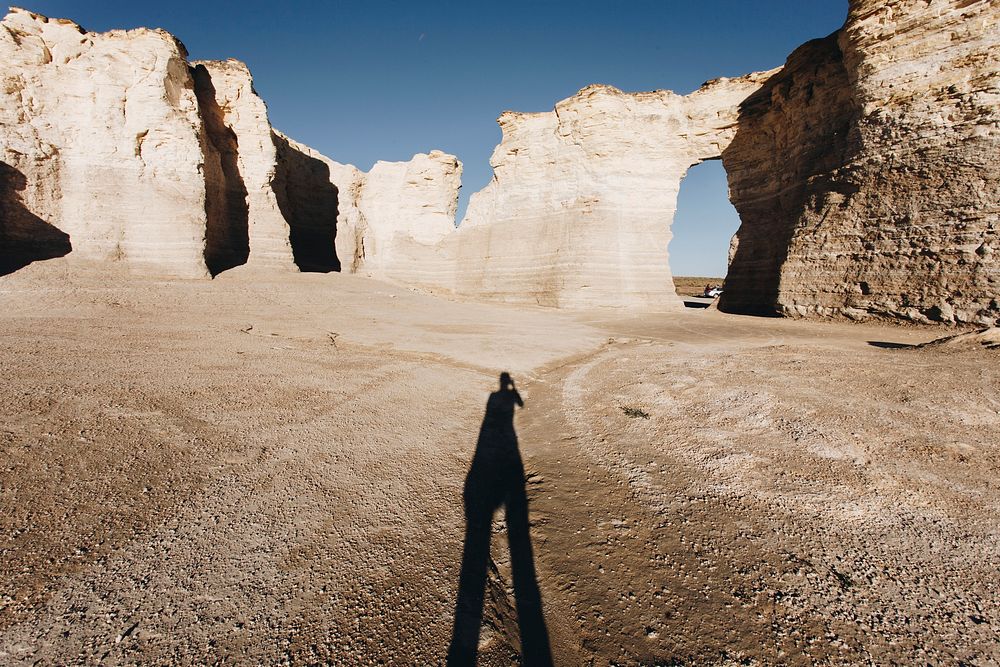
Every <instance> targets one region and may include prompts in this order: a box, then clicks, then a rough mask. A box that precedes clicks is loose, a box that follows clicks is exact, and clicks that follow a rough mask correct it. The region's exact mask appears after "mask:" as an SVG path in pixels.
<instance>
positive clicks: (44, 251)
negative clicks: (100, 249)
mask: <svg viewBox="0 0 1000 667" xmlns="http://www.w3.org/2000/svg"><path fill="white" fill-rule="evenodd" d="M27 186H28V179H27V177H25V175H24V174H23V173H21V172H20V171H19V170H18V169H16V168H14V167H13V166H11V165H9V164H7V163H6V162H0V276H3V275H7V274H8V273H13V272H14V271H17V270H18V269H22V268H24V267H25V266H27V265H28V264H31V263H32V262H36V261H39V260H43V259H54V258H56V257H63V256H64V255H67V254H69V253H70V251H71V250H72V249H73V246H72V245H71V244H70V240H69V235H68V234H66V233H65V232H63V231H62V230H60V229H59V228H57V227H55V226H54V225H51V224H49V223H47V222H45V221H44V220H42V219H41V218H39V217H38V216H37V215H35V214H34V213H32V212H31V211H29V210H28V209H27V208H26V207H25V206H24V203H23V202H22V201H21V195H20V193H21V192H23V191H24V190H25V189H26V188H27Z"/></svg>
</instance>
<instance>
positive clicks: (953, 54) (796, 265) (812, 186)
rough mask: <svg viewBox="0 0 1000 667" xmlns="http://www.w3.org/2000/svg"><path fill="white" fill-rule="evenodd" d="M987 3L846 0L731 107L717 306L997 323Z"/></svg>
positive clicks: (997, 115)
mask: <svg viewBox="0 0 1000 667" xmlns="http://www.w3.org/2000/svg"><path fill="white" fill-rule="evenodd" d="M998 152H1000V5H998V4H997V3H995V2H968V1H966V0H928V1H921V2H913V1H912V0H889V1H886V0H852V2H851V4H850V12H849V16H848V19H847V22H846V24H845V26H844V28H843V29H842V30H841V31H840V32H839V33H837V34H835V35H833V36H831V37H830V38H828V39H827V40H821V41H818V42H813V43H810V44H807V45H805V46H804V47H802V48H800V49H799V50H798V51H796V52H795V53H794V54H792V56H791V57H790V58H789V61H788V64H787V65H786V67H785V68H784V69H783V70H782V71H781V72H780V73H778V74H777V75H775V76H774V77H773V78H772V79H771V80H770V81H769V82H768V83H767V85H766V86H765V88H764V90H763V91H762V92H761V93H759V94H758V95H755V96H754V97H753V98H751V99H750V100H749V101H748V102H747V103H746V104H745V105H744V106H743V108H742V110H741V114H740V119H739V131H738V133H737V136H736V139H735V140H734V141H733V143H732V144H731V146H730V147H729V149H728V150H727V151H726V152H725V153H724V154H723V163H724V164H725V166H726V169H727V171H728V172H729V179H730V191H731V197H732V200H733V203H734V205H735V206H736V208H737V210H738V211H739V213H740V218H741V220H742V225H741V227H740V229H739V231H738V232H737V234H736V238H735V239H734V252H733V256H732V263H731V265H730V270H729V275H728V277H727V280H726V291H725V294H724V296H723V298H722V303H721V307H722V308H723V309H726V310H730V311H734V312H758V313H759V312H773V313H778V314H785V315H794V316H805V315H814V314H819V315H846V316H848V317H854V318H863V317H868V316H873V315H874V316H888V317H897V318H905V319H910V320H914V321H943V322H960V323H982V324H993V323H994V322H996V321H997V319H998V317H1000V260H998V256H997V252H998V250H1000V237H998V233H1000V189H998V187H997V184H998V183H1000V161H998V160H997V154H998Z"/></svg>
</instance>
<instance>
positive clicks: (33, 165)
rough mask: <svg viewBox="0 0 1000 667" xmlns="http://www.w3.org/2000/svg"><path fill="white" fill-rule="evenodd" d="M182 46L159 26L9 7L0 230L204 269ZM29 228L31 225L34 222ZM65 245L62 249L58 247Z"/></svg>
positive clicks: (196, 154) (0, 116)
mask: <svg viewBox="0 0 1000 667" xmlns="http://www.w3.org/2000/svg"><path fill="white" fill-rule="evenodd" d="M186 55H187V54H186V52H185V51H184V47H183V46H182V45H181V44H180V42H178V41H177V40H176V39H174V38H173V37H172V36H171V35H169V34H167V33H166V32H163V31H161V30H146V29H138V30H128V31H121V30H116V31H112V32H109V33H105V34H94V33H88V32H86V31H84V30H82V29H81V28H80V27H79V26H77V25H76V24H74V23H72V22H70V21H61V20H49V19H47V18H45V17H42V16H39V15H37V14H32V13H30V12H26V11H24V10H18V9H14V10H12V11H11V13H10V14H9V15H8V16H7V17H6V18H5V19H4V20H3V22H2V23H0V62H2V63H3V68H2V71H0V77H2V79H3V82H2V84H3V85H2V87H0V161H2V163H3V171H4V176H5V177H4V179H3V185H2V186H0V188H2V190H3V191H4V195H3V199H4V201H5V202H6V203H5V205H4V206H5V209H9V208H11V207H13V208H15V209H16V210H17V211H18V212H19V215H16V216H14V217H8V216H7V215H5V216H4V219H3V220H2V222H0V226H2V228H3V231H2V232H0V234H2V236H3V237H4V238H11V237H13V238H15V239H17V240H18V243H16V244H12V245H7V244H6V243H5V245H4V246H3V248H2V249H0V254H2V255H3V256H4V257H5V258H6V259H5V260H4V263H5V264H8V265H16V264H19V263H23V262H24V260H26V259H28V258H29V257H30V256H31V255H32V254H35V253H36V251H35V250H32V249H31V248H27V247H25V242H26V238H25V237H26V235H30V234H33V233H38V234H40V235H41V236H44V237H45V239H44V241H43V243H42V244H41V245H42V246H43V247H42V248H40V249H38V250H40V254H42V255H53V254H58V253H59V252H61V251H64V252H68V251H69V249H70V247H69V244H66V243H64V242H62V241H59V240H58V239H57V237H58V236H59V235H60V234H64V235H68V237H69V243H71V245H72V253H73V255H74V256H76V257H80V258H84V259H91V260H126V261H128V262H130V263H132V264H134V265H139V266H149V267H160V268H164V269H166V270H168V271H169V272H170V273H173V274H176V275H191V276H198V275H205V274H206V272H207V266H206V263H205V255H204V238H205V180H204V177H203V175H202V173H201V165H202V164H203V162H204V155H203V148H202V145H203V141H204V139H205V137H204V126H203V123H202V120H201V116H200V113H199V106H198V100H197V98H196V96H195V92H194V85H193V82H192V78H191V74H190V72H189V69H188V64H187V60H186ZM32 230H36V231H32ZM63 254H64V253H63Z"/></svg>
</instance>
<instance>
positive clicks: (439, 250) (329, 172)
mask: <svg viewBox="0 0 1000 667" xmlns="http://www.w3.org/2000/svg"><path fill="white" fill-rule="evenodd" d="M274 141H275V143H276V145H277V146H278V164H279V174H281V173H284V174H287V176H285V177H283V178H279V186H278V187H277V190H278V192H279V193H287V194H283V195H282V196H281V197H279V200H282V201H284V202H285V203H283V205H282V209H283V210H284V211H285V217H286V219H287V220H288V221H289V224H291V225H292V227H293V232H292V233H293V239H294V238H295V227H296V226H297V225H303V224H304V225H305V226H306V227H310V228H311V229H313V230H315V234H316V235H315V236H314V239H315V243H314V244H313V246H312V247H316V246H320V247H324V248H325V247H327V246H326V239H328V238H332V235H334V234H335V235H336V238H335V240H334V244H333V246H332V248H333V249H335V257H336V262H337V266H338V270H343V271H345V272H349V273H362V274H365V275H369V276H373V277H376V278H384V279H391V280H398V281H400V282H405V283H411V284H417V285H421V286H424V287H430V288H438V289H443V290H444V291H451V288H452V274H453V273H454V262H453V261H452V260H451V257H450V255H448V254H447V253H448V251H447V247H446V244H445V243H444V242H445V241H446V240H447V239H449V238H450V236H451V235H453V234H454V232H455V210H456V208H457V206H458V189H459V188H460V187H461V174H462V163H461V162H459V161H458V159H456V158H455V156H454V155H448V154H447V153H442V152H441V151H431V152H430V153H429V154H428V153H417V154H416V155H414V156H413V158H412V159H410V160H408V161H406V162H382V161H379V162H376V163H375V165H374V166H373V167H372V169H371V171H369V172H364V171H361V170H360V169H358V168H357V167H355V166H353V165H349V164H341V163H339V162H336V161H334V160H331V159H330V158H328V157H326V156H325V155H323V154H321V153H319V152H318V151H315V150H313V149H312V148H309V147H308V146H304V145H302V144H300V143H298V142H296V141H294V140H292V139H290V138H288V137H286V136H285V135H283V134H281V133H280V132H277V131H275V132H274ZM282 180H284V181H285V185H284V186H282V185H281V181H282ZM331 197H332V200H331ZM324 201H326V202H328V203H327V204H326V205H323V206H320V205H319V203H321V202H324ZM331 206H332V208H331ZM304 220H305V221H307V220H312V221H314V222H312V223H303V221H304ZM297 245H298V244H296V243H295V242H294V241H293V247H296V246H297ZM297 252H298V251H297ZM297 261H298V260H297Z"/></svg>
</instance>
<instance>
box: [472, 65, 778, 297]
mask: <svg viewBox="0 0 1000 667" xmlns="http://www.w3.org/2000/svg"><path fill="white" fill-rule="evenodd" d="M767 76H768V74H767V73H763V74H751V75H748V76H745V77H741V78H737V79H718V80H715V81H711V82H709V83H707V84H706V85H705V86H704V87H702V88H701V89H699V90H697V91H695V92H694V93H692V94H690V95H687V96H681V95H677V94H675V93H672V92H670V91H655V92H649V93H623V92H621V91H620V90H617V89H616V88H612V87H610V86H589V87H587V88H584V89H583V90H581V91H580V92H579V93H577V94H576V95H574V96H573V97H571V98H569V99H566V100H563V101H562V102H559V103H558V104H557V105H556V107H555V110H554V111H552V112H548V113H534V114H520V113H511V112H508V113H505V114H503V115H502V116H501V117H500V119H499V123H500V127H501V128H502V130H503V140H502V142H501V143H500V145H499V146H497V148H496V150H495V151H494V153H493V158H492V160H491V164H492V166H493V169H494V178H493V181H492V182H491V183H490V184H489V185H487V186H486V188H485V189H484V190H482V191H480V192H478V193H476V194H474V195H473V196H472V199H471V201H470V204H469V210H468V213H467V215H466V217H465V219H464V220H463V222H462V225H461V227H460V228H459V232H458V237H457V238H456V239H455V240H454V241H453V243H454V244H455V245H456V251H455V252H456V257H457V264H456V273H455V290H456V291H457V292H459V293H462V294H468V295H473V296H480V297H486V298H491V299H500V300H504V301H519V302H529V303H538V304H541V305H547V306H559V307H569V308H585V307H593V306H645V307H654V308H663V309H670V308H679V307H680V301H679V299H678V297H677V295H676V294H675V292H674V286H673V280H672V279H671V275H670V267H669V264H668V255H667V244H668V243H669V241H670V236H671V235H670V224H671V222H672V220H673V215H674V211H675V210H676V207H677V192H678V190H679V187H680V182H681V179H683V177H684V175H685V174H686V173H687V170H688V169H689V168H690V167H692V166H693V165H696V164H698V163H700V162H702V161H704V160H708V159H713V158H718V157H719V156H720V155H721V153H722V151H723V150H724V149H725V148H726V146H727V145H728V144H729V142H730V141H731V140H732V138H733V136H734V134H735V123H736V116H737V108H738V105H739V103H740V102H741V101H743V100H744V99H745V98H746V97H747V96H749V95H750V94H751V93H753V92H754V91H756V90H757V89H758V88H759V87H760V86H761V84H762V83H763V81H764V80H765V79H766V78H767Z"/></svg>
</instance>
